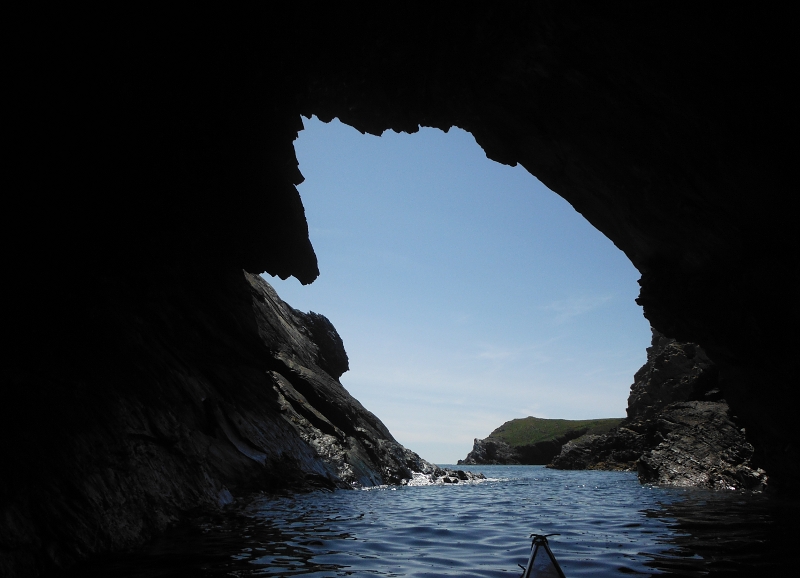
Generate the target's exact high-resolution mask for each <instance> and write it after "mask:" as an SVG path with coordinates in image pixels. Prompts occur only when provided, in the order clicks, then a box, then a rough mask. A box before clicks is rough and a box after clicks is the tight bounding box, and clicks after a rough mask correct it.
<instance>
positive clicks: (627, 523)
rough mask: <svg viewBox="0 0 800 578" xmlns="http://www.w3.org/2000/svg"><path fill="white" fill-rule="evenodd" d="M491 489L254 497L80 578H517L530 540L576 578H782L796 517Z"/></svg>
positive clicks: (619, 487) (591, 476)
mask: <svg viewBox="0 0 800 578" xmlns="http://www.w3.org/2000/svg"><path fill="white" fill-rule="evenodd" d="M482 471H483V472H484V473H485V474H486V475H487V476H489V477H490V478H493V479H490V480H489V481H486V482H482V483H478V484H471V485H467V484H459V485H447V486H430V487H398V488H380V489H373V490H370V491H337V492H316V493H313V494H306V495H299V496H294V497H281V498H270V497H263V496H262V497H254V498H253V499H252V500H251V501H250V502H249V503H247V504H244V505H242V506H241V507H240V508H239V509H238V510H236V511H232V512H229V513H227V514H226V515H224V516H218V517H215V518H208V519H204V520H200V521H199V522H195V523H194V524H192V525H190V526H187V527H184V528H180V529H176V530H175V531H174V532H171V533H170V535H168V536H166V537H164V538H163V539H162V540H161V541H160V542H159V543H158V544H156V545H154V546H152V547H151V548H150V549H148V550H147V551H146V552H142V553H139V554H137V555H135V556H126V557H117V558H114V559H111V560H106V561H102V562H96V563H93V564H92V565H90V566H84V567H82V568H78V569H76V570H75V571H74V572H73V573H72V575H75V576H78V575H79V576H104V577H105V576H108V577H136V578H145V577H147V578H151V577H152V578H156V577H158V578H162V577H163V578H166V577H172V576H209V577H211V576H214V577H216V576H298V575H302V576H316V577H323V576H326V577H327V576H414V577H424V576H431V577H432V576H481V577H486V576H503V577H505V578H509V577H512V576H513V577H516V576H518V575H519V573H520V570H519V568H518V567H517V564H524V563H525V562H526V560H527V558H528V554H529V552H530V541H529V538H528V536H529V534H531V533H542V534H550V533H560V536H556V537H553V538H551V539H550V543H551V547H552V550H553V553H554V554H555V555H556V557H557V558H558V560H559V562H560V563H561V566H562V568H563V569H564V572H565V573H566V575H567V576H568V577H569V578H573V577H576V576H612V575H613V576H619V575H620V574H638V575H654V574H670V575H680V576H708V575H711V576H755V575H769V576H772V575H774V574H775V572H776V571H777V570H779V569H780V568H782V567H784V566H787V565H788V559H789V556H790V555H791V554H792V553H793V552H792V550H791V548H793V547H794V544H795V539H796V538H797V533H796V531H795V530H794V525H795V524H794V521H795V520H796V519H797V517H796V514H797V513H798V508H797V507H796V506H792V505H788V504H785V503H777V502H775V501H774V500H770V499H767V498H765V497H764V496H754V495H745V494H735V493H712V492H703V491H684V490H669V489H663V488H653V487H648V486H640V485H639V483H638V481H637V480H636V476H635V475H634V474H630V473H622V472H561V471H554V470H546V469H544V468H541V467H537V466H486V467H483V468H482Z"/></svg>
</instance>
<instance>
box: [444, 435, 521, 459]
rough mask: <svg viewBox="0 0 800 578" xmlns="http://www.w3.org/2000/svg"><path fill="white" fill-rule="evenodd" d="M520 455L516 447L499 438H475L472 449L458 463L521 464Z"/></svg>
mask: <svg viewBox="0 0 800 578" xmlns="http://www.w3.org/2000/svg"><path fill="white" fill-rule="evenodd" d="M519 463H521V462H520V461H519V456H518V455H517V452H516V450H515V449H514V448H512V447H511V446H510V445H508V444H507V443H506V442H504V441H503V440H499V439H491V438H486V439H482V440H480V439H478V438H475V440H474V442H473V444H472V451H470V452H469V453H468V454H467V457H466V458H464V459H463V460H458V465H477V464H481V465H506V464H519Z"/></svg>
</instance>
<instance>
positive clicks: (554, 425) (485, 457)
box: [458, 417, 622, 465]
mask: <svg viewBox="0 0 800 578" xmlns="http://www.w3.org/2000/svg"><path fill="white" fill-rule="evenodd" d="M621 421H622V418H609V419H592V420H588V419H587V420H569V419H543V418H538V417H526V418H522V419H513V420H511V421H507V422H506V423H504V424H503V425H501V426H500V427H498V428H497V429H496V430H494V431H493V432H492V433H490V434H489V436H488V437H487V438H485V439H477V438H475V441H474V443H473V447H472V451H470V452H469V454H467V457H466V458H464V459H463V460H458V463H459V465H461V464H464V465H489V464H526V465H543V464H548V463H550V461H551V460H552V459H553V457H554V456H557V455H558V453H559V452H560V451H561V448H562V446H563V445H564V444H565V443H567V442H569V441H570V440H574V439H575V438H580V437H581V436H586V435H591V434H600V433H605V432H607V431H608V430H610V429H612V428H614V427H615V426H617V425H618V424H619V423H620V422H621Z"/></svg>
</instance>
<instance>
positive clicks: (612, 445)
mask: <svg viewBox="0 0 800 578" xmlns="http://www.w3.org/2000/svg"><path fill="white" fill-rule="evenodd" d="M634 380H635V381H634V383H633V385H631V393H630V396H629V397H628V418H627V419H626V420H625V421H624V422H622V423H621V424H620V425H619V427H617V428H616V429H614V430H612V431H611V432H609V433H608V434H604V435H592V436H585V437H583V438H581V439H579V440H576V441H574V442H570V443H568V444H566V445H565V446H564V447H563V448H562V450H561V453H560V454H559V455H558V456H556V457H555V458H554V459H553V463H552V465H551V467H555V468H558V469H564V470H579V469H605V470H632V469H635V470H638V472H639V479H640V480H641V481H642V482H654V483H659V484H666V485H673V486H700V487H711V488H717V489H720V488H724V489H728V488H746V489H762V488H763V486H764V484H765V483H766V481H767V480H766V475H765V473H764V471H763V470H760V469H758V468H757V467H753V466H752V458H753V446H752V445H751V444H750V443H748V442H747V440H746V439H745V435H744V430H743V429H741V430H740V428H738V427H737V426H736V425H735V424H734V422H733V420H732V418H731V415H730V409H729V407H728V404H727V402H726V401H725V400H723V399H720V389H719V381H718V372H717V368H716V366H715V365H714V364H713V363H712V362H711V361H710V360H709V359H708V357H707V356H706V355H705V353H704V352H703V350H702V349H701V348H700V347H699V346H697V345H695V344H693V343H680V342H677V341H675V340H674V339H669V338H666V337H664V336H663V335H661V334H660V333H659V332H657V331H655V330H653V340H652V345H651V347H648V348H647V363H645V364H644V365H643V366H642V368H641V369H639V371H637V372H636V375H635V376H634Z"/></svg>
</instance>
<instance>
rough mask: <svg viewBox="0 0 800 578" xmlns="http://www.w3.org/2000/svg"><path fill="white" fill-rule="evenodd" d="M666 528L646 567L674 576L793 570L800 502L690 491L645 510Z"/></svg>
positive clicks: (766, 573) (789, 572)
mask: <svg viewBox="0 0 800 578" xmlns="http://www.w3.org/2000/svg"><path fill="white" fill-rule="evenodd" d="M645 514H646V515H647V517H648V518H654V519H661V520H664V521H665V522H666V524H667V528H668V529H669V530H670V533H669V534H668V535H667V537H666V539H660V540H659V542H660V543H661V544H663V545H664V546H666V548H665V549H664V551H663V552H662V553H660V554H655V555H653V554H651V555H650V557H651V558H652V559H651V560H650V561H649V562H646V565H647V566H650V567H652V568H653V569H654V570H657V571H659V572H662V573H665V574H671V575H679V576H709V577H713V578H718V577H723V576H783V575H792V574H794V572H796V571H797V567H798V562H797V555H798V542H797V539H798V537H800V533H799V532H798V530H797V527H798V515H800V502H797V501H787V500H782V499H779V498H774V497H770V496H765V495H760V494H736V493H729V492H713V491H704V490H689V491H686V492H685V493H684V495H683V499H681V500H677V501H673V502H670V503H666V504H663V506H662V507H661V508H658V509H650V510H647V511H645Z"/></svg>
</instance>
